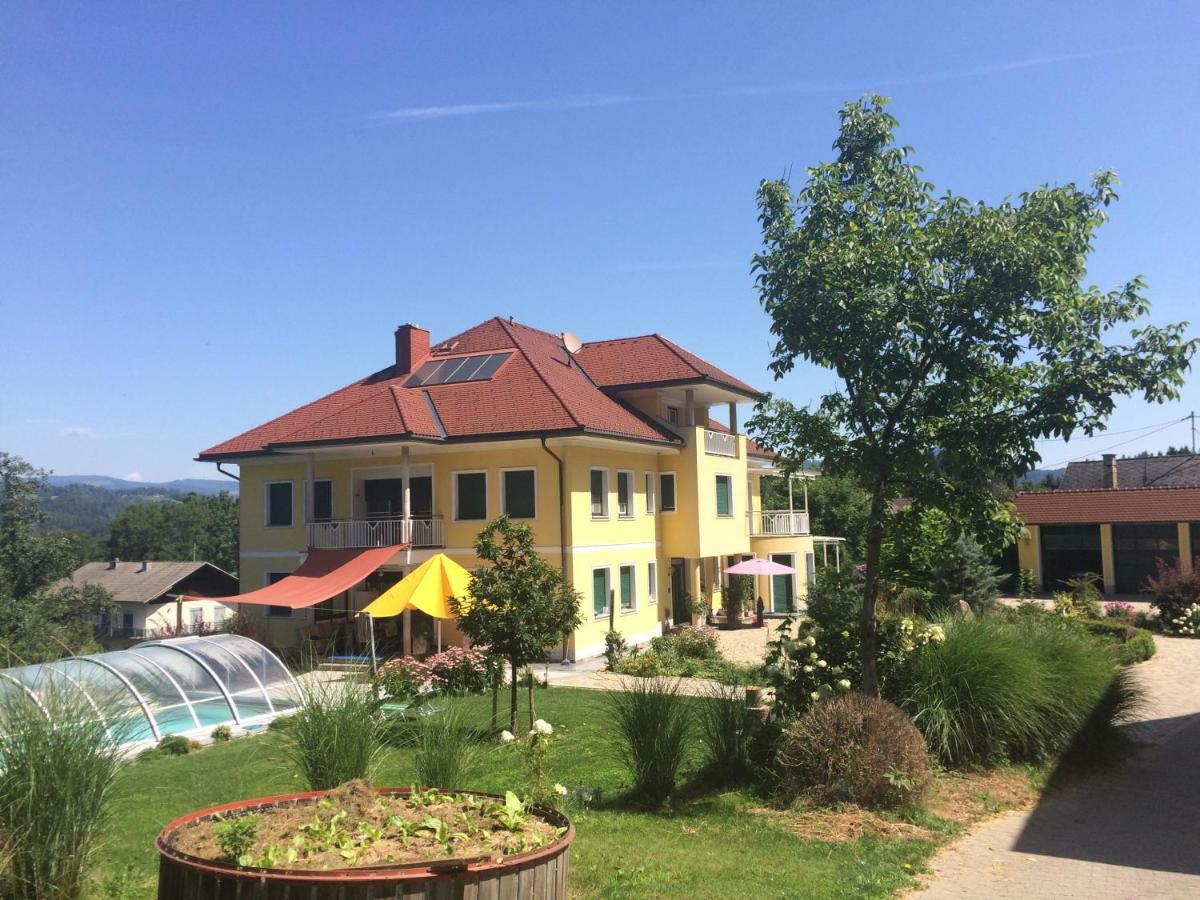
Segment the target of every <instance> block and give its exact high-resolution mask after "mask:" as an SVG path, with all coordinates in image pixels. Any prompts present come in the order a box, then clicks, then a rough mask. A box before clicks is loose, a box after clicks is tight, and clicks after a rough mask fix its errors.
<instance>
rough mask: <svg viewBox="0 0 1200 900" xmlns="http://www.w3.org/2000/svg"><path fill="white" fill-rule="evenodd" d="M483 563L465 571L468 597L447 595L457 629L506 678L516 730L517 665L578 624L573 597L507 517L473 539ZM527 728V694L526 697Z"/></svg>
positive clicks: (524, 531)
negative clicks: (483, 649)
mask: <svg viewBox="0 0 1200 900" xmlns="http://www.w3.org/2000/svg"><path fill="white" fill-rule="evenodd" d="M475 553H476V555H477V556H478V557H479V558H480V559H481V560H483V561H484V563H485V565H483V566H480V567H479V568H477V569H475V570H473V571H472V572H471V589H470V590H471V596H470V598H463V597H453V598H451V600H450V606H451V609H452V610H453V612H454V616H455V618H456V619H458V627H459V629H460V630H461V631H462V632H463V633H464V634H465V635H467V637H469V638H470V639H471V642H472V643H473V644H480V645H482V644H486V645H487V646H488V647H490V648H491V652H492V653H494V654H497V655H498V656H500V657H501V658H503V659H504V660H505V661H506V662H507V663H508V665H509V669H510V674H511V676H512V683H511V685H510V689H511V697H510V700H511V703H510V708H509V728H510V729H511V730H512V731H513V732H514V733H516V730H517V684H518V673H519V672H520V670H521V667H522V666H526V665H529V664H530V663H534V662H538V661H539V660H541V659H544V658H545V655H546V653H547V652H548V651H549V650H550V649H551V648H553V647H554V646H556V645H557V644H559V643H561V642H562V641H563V640H564V639H565V638H566V637H568V636H569V635H570V634H571V633H572V632H573V631H574V630H575V629H576V628H577V627H578V626H579V623H580V622H581V621H583V620H582V618H581V617H580V614H579V593H578V592H577V591H575V590H573V589H572V588H571V586H570V585H569V584H567V582H566V580H565V579H564V577H563V573H562V571H561V570H560V569H557V568H555V567H554V566H552V565H550V563H548V562H547V561H546V559H545V557H543V556H542V555H541V554H540V553H538V552H537V551H536V550H534V549H533V529H531V528H530V527H529V526H528V525H523V524H520V523H518V522H514V521H512V520H511V519H509V518H508V517H507V516H501V517H500V518H498V519H496V520H494V521H492V522H489V523H488V525H487V527H486V528H484V529H483V531H481V532H480V533H479V536H478V537H477V538H476V539H475ZM529 698H530V706H529V718H530V727H532V726H533V719H534V709H533V691H532V688H531V690H530V694H529Z"/></svg>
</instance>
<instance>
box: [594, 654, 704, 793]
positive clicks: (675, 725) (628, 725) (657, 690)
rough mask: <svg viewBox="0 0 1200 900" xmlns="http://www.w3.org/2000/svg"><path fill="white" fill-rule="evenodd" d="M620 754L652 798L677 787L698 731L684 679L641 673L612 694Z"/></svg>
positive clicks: (640, 788)
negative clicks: (682, 685)
mask: <svg viewBox="0 0 1200 900" xmlns="http://www.w3.org/2000/svg"><path fill="white" fill-rule="evenodd" d="M608 703H609V718H610V721H611V723H612V726H613V734H614V739H615V743H616V750H617V753H618V754H619V755H620V757H621V759H622V760H623V761H624V763H625V765H626V766H627V767H628V768H629V771H630V774H631V775H632V776H633V789H634V791H635V792H637V793H639V794H641V795H642V796H643V797H644V798H645V799H646V800H647V801H649V802H651V803H661V802H662V801H664V800H666V799H667V798H668V797H670V796H671V794H672V793H674V791H675V779H676V777H677V776H678V774H679V770H680V768H682V766H683V762H684V758H685V757H686V755H687V751H688V745H689V742H690V740H691V736H692V719H691V708H690V706H689V705H688V699H687V698H686V697H683V696H682V695H680V693H679V682H678V681H675V680H672V679H668V678H662V677H656V678H640V679H638V680H637V681H636V682H634V683H633V685H632V686H630V687H629V688H627V689H626V690H623V691H614V692H613V693H611V694H609V695H608Z"/></svg>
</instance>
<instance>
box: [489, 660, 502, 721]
mask: <svg viewBox="0 0 1200 900" xmlns="http://www.w3.org/2000/svg"><path fill="white" fill-rule="evenodd" d="M491 668H492V731H493V732H495V730H496V721H497V720H498V719H499V718H500V667H499V666H497V665H493V666H492V667H491Z"/></svg>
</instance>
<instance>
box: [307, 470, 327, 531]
mask: <svg viewBox="0 0 1200 900" xmlns="http://www.w3.org/2000/svg"><path fill="white" fill-rule="evenodd" d="M322 481H325V482H328V483H329V519H328V521H330V522H332V521H334V515H333V500H334V498H333V479H332V478H314V479H313V480H312V486H313V489H312V498H313V507H316V505H317V485H318V484H320V483H321V482H322ZM303 506H304V521H305V522H315V521H316V509H315V508H314V509H312V510H310V509H309V508H308V479H307V478H305V479H304V498H303Z"/></svg>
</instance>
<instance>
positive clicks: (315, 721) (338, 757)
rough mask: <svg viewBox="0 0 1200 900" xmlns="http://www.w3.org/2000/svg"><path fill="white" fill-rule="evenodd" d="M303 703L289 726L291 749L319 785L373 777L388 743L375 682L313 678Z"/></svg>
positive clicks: (323, 787) (312, 781)
mask: <svg viewBox="0 0 1200 900" xmlns="http://www.w3.org/2000/svg"><path fill="white" fill-rule="evenodd" d="M301 698H302V700H303V704H304V705H303V708H302V709H301V710H300V712H298V713H296V714H295V715H294V716H292V717H291V718H292V720H293V722H292V725H291V726H290V727H289V728H288V729H287V730H286V731H284V732H283V734H284V735H285V740H286V746H287V750H288V754H289V755H290V756H291V758H292V760H293V761H294V762H295V763H296V766H297V768H299V769H300V772H301V774H303V775H304V778H305V780H306V781H307V782H308V785H309V787H310V788H311V789H312V790H314V791H323V790H330V789H332V788H335V787H337V786H338V785H340V784H345V783H346V782H347V781H353V780H355V779H360V778H369V777H370V776H371V774H372V770H373V768H374V766H375V762H376V760H377V758H378V757H379V754H380V752H381V750H382V749H383V730H384V729H383V725H382V723H381V720H380V713H379V699H378V697H377V695H376V692H375V689H374V687H373V686H372V685H366V684H359V683H355V682H342V681H311V682H309V683H308V684H307V685H306V686H305V687H304V688H303V689H302V692H301Z"/></svg>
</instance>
